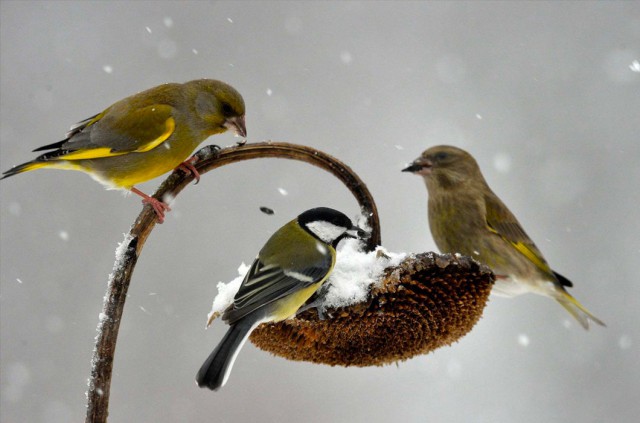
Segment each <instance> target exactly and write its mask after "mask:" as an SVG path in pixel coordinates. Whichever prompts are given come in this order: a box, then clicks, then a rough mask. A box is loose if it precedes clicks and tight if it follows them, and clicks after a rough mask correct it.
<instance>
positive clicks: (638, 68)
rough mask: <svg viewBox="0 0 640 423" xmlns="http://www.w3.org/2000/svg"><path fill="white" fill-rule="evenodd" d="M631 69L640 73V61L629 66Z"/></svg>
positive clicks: (635, 61)
mask: <svg viewBox="0 0 640 423" xmlns="http://www.w3.org/2000/svg"><path fill="white" fill-rule="evenodd" d="M629 69H631V70H632V71H633V72H640V61H638V60H634V61H633V62H631V64H630V65H629Z"/></svg>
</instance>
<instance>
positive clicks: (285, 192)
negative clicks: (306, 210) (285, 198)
mask: <svg viewBox="0 0 640 423" xmlns="http://www.w3.org/2000/svg"><path fill="white" fill-rule="evenodd" d="M278 192H279V193H280V194H281V195H289V193H288V192H287V190H286V189H284V188H278Z"/></svg>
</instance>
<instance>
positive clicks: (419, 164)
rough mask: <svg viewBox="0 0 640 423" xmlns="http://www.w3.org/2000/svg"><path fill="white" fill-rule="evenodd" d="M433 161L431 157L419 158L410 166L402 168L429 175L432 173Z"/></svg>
mask: <svg viewBox="0 0 640 423" xmlns="http://www.w3.org/2000/svg"><path fill="white" fill-rule="evenodd" d="M432 166H433V163H432V162H431V160H429V159H423V158H419V159H417V160H415V161H414V162H413V163H411V164H410V165H409V166H407V167H405V168H404V169H402V171H403V172H410V173H417V174H418V175H428V174H429V173H431V167H432Z"/></svg>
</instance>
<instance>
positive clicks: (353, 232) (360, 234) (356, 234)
mask: <svg viewBox="0 0 640 423" xmlns="http://www.w3.org/2000/svg"><path fill="white" fill-rule="evenodd" d="M345 236H347V237H349V238H355V239H367V238H369V236H371V234H370V233H369V232H367V231H365V230H364V229H360V228H359V227H357V226H352V227H351V228H350V229H349V230H347V232H346V233H345Z"/></svg>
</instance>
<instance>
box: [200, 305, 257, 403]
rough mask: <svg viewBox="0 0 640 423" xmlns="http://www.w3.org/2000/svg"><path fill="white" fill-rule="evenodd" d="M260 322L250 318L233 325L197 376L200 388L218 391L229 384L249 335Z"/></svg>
mask: <svg viewBox="0 0 640 423" xmlns="http://www.w3.org/2000/svg"><path fill="white" fill-rule="evenodd" d="M259 323H260V321H256V319H251V318H250V317H249V316H247V318H244V319H242V320H240V321H238V322H237V323H235V324H233V325H232V326H231V327H230V328H229V330H228V331H227V333H226V334H225V335H224V338H222V341H220V343H219V344H218V346H217V347H216V349H215V350H213V352H212V353H211V354H210V355H209V357H207V359H206V360H205V362H204V364H203V365H202V367H200V370H199V371H198V374H197V375H196V383H197V384H198V386H199V387H201V388H204V387H207V388H209V389H211V390H213V391H217V390H218V389H220V388H221V387H223V386H224V384H225V383H227V379H229V374H230V373H231V368H232V367H233V363H234V361H236V357H237V356H238V352H240V349H241V348H242V345H243V344H244V343H245V341H246V340H247V338H248V337H249V334H250V333H251V331H253V329H254V328H255V327H256V326H258V324H259Z"/></svg>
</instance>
